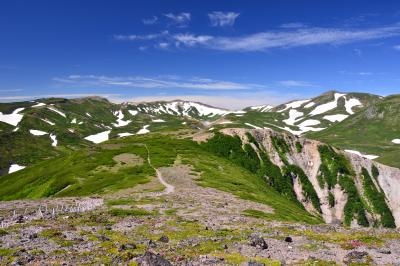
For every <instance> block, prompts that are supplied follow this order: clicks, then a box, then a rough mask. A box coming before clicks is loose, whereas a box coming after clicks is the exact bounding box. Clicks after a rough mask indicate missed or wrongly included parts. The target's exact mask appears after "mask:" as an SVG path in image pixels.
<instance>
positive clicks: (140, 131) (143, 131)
mask: <svg viewBox="0 0 400 266" xmlns="http://www.w3.org/2000/svg"><path fill="white" fill-rule="evenodd" d="M149 126H150V125H144V126H143V128H142V129H140V130H139V131H138V132H137V133H136V134H139V135H142V134H147V133H149V132H150V130H148V129H147V128H148V127H149Z"/></svg>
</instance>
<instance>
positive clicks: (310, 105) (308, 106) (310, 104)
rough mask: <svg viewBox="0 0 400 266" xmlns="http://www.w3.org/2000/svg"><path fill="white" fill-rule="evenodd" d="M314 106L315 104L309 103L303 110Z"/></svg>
mask: <svg viewBox="0 0 400 266" xmlns="http://www.w3.org/2000/svg"><path fill="white" fill-rule="evenodd" d="M314 105H315V102H309V103H308V104H306V105H304V108H310V107H313V106H314Z"/></svg>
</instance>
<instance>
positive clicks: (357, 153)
mask: <svg viewBox="0 0 400 266" xmlns="http://www.w3.org/2000/svg"><path fill="white" fill-rule="evenodd" d="M344 151H345V152H348V153H352V154H356V155H358V156H361V157H363V158H366V159H370V160H373V159H376V158H378V157H379V156H378V155H372V154H362V153H361V152H359V151H355V150H344Z"/></svg>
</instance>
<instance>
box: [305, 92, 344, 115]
mask: <svg viewBox="0 0 400 266" xmlns="http://www.w3.org/2000/svg"><path fill="white" fill-rule="evenodd" d="M345 95H346V94H343V93H335V95H334V97H335V99H334V100H333V101H332V102H328V103H324V104H321V105H318V106H317V107H315V109H314V110H312V111H311V113H310V115H319V114H323V113H326V112H328V111H330V110H332V109H335V108H336V107H337V102H338V100H339V98H340V97H343V96H345Z"/></svg>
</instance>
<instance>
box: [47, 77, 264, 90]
mask: <svg viewBox="0 0 400 266" xmlns="http://www.w3.org/2000/svg"><path fill="white" fill-rule="evenodd" d="M53 80H54V81H56V82H59V83H68V84H69V85H72V84H75V85H78V86H88V85H91V86H99V87H124V88H142V89H169V88H173V89H194V90H247V89H251V88H264V86H263V85H260V84H249V83H238V82H232V81H223V80H213V79H208V78H182V77H177V76H157V77H142V76H127V77H109V76H97V75H70V76H68V77H61V78H59V77H56V78H53Z"/></svg>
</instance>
